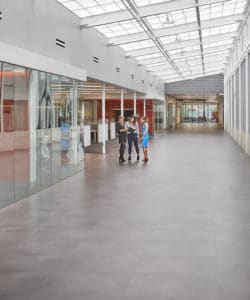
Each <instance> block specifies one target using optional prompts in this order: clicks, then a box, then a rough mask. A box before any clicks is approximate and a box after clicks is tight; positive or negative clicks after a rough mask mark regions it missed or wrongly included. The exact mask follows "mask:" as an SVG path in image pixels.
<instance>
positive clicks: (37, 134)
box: [29, 71, 41, 194]
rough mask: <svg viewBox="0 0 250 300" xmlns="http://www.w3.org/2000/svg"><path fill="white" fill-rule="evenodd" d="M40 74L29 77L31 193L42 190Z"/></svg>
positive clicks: (35, 72)
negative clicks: (39, 127) (39, 118)
mask: <svg viewBox="0 0 250 300" xmlns="http://www.w3.org/2000/svg"><path fill="white" fill-rule="evenodd" d="M39 87H40V84H39V72H38V71H31V72H30V76H29V127H30V128H29V129H30V132H29V138H30V193H31V194H33V193H36V192H38V191H40V190H41V130H40V129H37V126H38V115H39V114H38V111H39V99H40V90H39Z"/></svg>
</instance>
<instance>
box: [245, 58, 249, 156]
mask: <svg viewBox="0 0 250 300" xmlns="http://www.w3.org/2000/svg"><path fill="white" fill-rule="evenodd" d="M249 72H250V70H249V55H248V52H247V54H246V152H247V153H248V154H249V150H250V149H249V147H248V136H249V123H248V122H249V118H250V116H249V105H250V103H249V99H250V97H249V86H248V82H249Z"/></svg>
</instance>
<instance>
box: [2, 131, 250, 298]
mask: <svg viewBox="0 0 250 300" xmlns="http://www.w3.org/2000/svg"><path fill="white" fill-rule="evenodd" d="M150 157H151V159H150V162H149V163H148V165H146V166H144V165H142V164H141V163H139V164H136V163H131V164H125V165H124V166H120V165H119V164H118V163H117V158H116V157H113V155H109V156H101V155H93V154H88V155H87V156H86V162H85V168H86V173H85V175H82V174H81V175H78V176H75V177H73V178H70V179H67V180H65V181H64V182H62V183H59V184H57V185H56V186H53V187H52V188H49V189H48V190H46V191H44V192H41V193H40V194H37V195H34V196H32V197H30V198H29V199H27V200H24V201H21V202H19V203H17V204H16V205H14V206H12V207H8V208H6V209H3V210H1V211H0V299H1V300H10V299H11V300H30V299H32V300H33V299H34V300H45V299H46V300H47V299H49V300H59V299H60V300H64V299H65V300H66V299H67V300H78V299H81V300H121V299H122V300H140V299H143V300H249V299H250V284H249V283H250V159H249V158H248V157H247V156H245V155H244V153H243V152H241V150H240V149H239V148H238V146H237V145H236V144H235V143H234V142H233V141H232V140H231V139H230V138H229V137H228V136H227V135H225V134H224V133H223V132H222V131H217V130H215V129H210V130H208V129H206V128H204V127H202V126H199V129H186V130H178V131H175V132H170V133H168V134H167V135H164V134H163V135H160V136H156V137H155V138H154V139H153V140H152V141H151V143H150Z"/></svg>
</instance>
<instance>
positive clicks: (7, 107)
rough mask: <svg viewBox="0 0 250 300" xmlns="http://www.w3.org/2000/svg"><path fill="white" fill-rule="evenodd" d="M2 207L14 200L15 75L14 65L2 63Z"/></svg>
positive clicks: (0, 171)
mask: <svg viewBox="0 0 250 300" xmlns="http://www.w3.org/2000/svg"><path fill="white" fill-rule="evenodd" d="M0 67H1V76H0V83H1V86H0V87H1V89H0V90H1V109H0V121H1V128H0V129H1V132H0V165H1V170H0V208H1V207H4V206H6V205H9V204H11V203H13V202H14V76H13V73H14V72H13V65H9V64H5V63H3V64H1V65H0Z"/></svg>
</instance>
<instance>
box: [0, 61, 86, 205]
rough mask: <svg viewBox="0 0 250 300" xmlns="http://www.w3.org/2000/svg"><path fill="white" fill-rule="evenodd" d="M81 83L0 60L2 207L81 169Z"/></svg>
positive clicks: (0, 190) (0, 177)
mask: <svg viewBox="0 0 250 300" xmlns="http://www.w3.org/2000/svg"><path fill="white" fill-rule="evenodd" d="M77 85H78V82H77V81H76V80H73V79H70V78H65V77H61V76H56V75H52V74H48V73H44V72H39V71H35V70H30V69H27V68H24V67H19V66H15V65H11V64H7V63H0V97H1V105H0V165H1V170H0V208H1V207H4V206H6V205H8V204H11V203H13V202H16V201H18V200H20V199H22V198H24V197H26V196H28V195H30V194H32V193H35V192H38V191H40V190H42V189H44V188H46V187H48V186H50V185H52V184H54V183H56V182H59V181H61V180H63V179H64V178H66V177H68V176H72V175H74V174H76V173H77V172H79V171H81V170H82V168H83V165H82V153H81V155H80V154H79V146H78V145H79V129H78V128H79V122H78V120H77V98H78V87H77ZM81 150H82V149H81Z"/></svg>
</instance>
